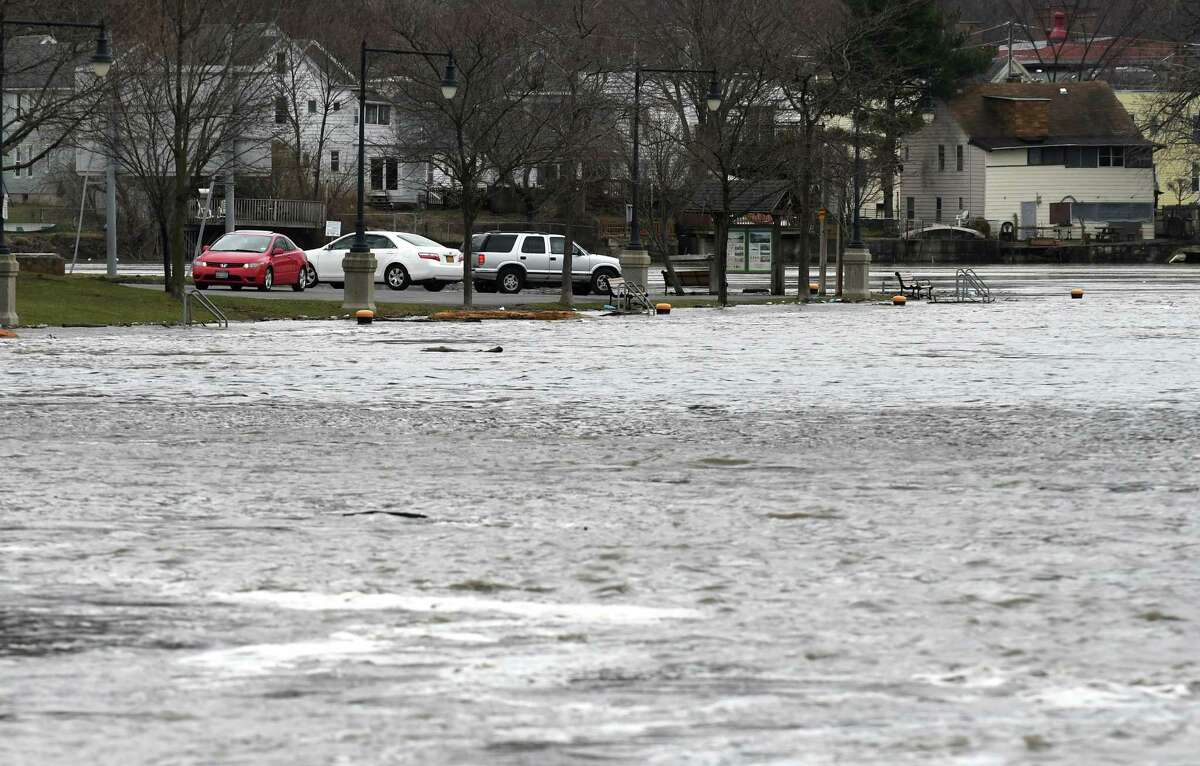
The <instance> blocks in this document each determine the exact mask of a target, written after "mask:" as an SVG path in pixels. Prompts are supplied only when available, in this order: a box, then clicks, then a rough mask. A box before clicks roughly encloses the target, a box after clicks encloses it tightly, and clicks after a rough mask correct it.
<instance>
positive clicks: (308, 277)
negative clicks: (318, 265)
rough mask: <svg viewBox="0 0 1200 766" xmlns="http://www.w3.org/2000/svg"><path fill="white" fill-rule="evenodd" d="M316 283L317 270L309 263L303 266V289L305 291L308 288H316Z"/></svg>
mask: <svg viewBox="0 0 1200 766" xmlns="http://www.w3.org/2000/svg"><path fill="white" fill-rule="evenodd" d="M317 282H318V280H317V270H316V269H315V268H313V265H312V264H311V263H306V264H304V287H305V289H307V288H309V287H316V286H317Z"/></svg>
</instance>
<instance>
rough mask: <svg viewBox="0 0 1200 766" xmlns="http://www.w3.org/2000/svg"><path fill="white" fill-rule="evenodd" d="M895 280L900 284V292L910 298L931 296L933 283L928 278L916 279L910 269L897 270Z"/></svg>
mask: <svg viewBox="0 0 1200 766" xmlns="http://www.w3.org/2000/svg"><path fill="white" fill-rule="evenodd" d="M896 282H897V284H899V285H900V292H902V293H904V294H905V295H907V296H909V297H910V298H920V297H922V296H924V297H926V298H932V297H933V283H932V282H930V281H929V280H928V279H917V278H916V277H914V276H913V275H912V272H910V271H897V272H896Z"/></svg>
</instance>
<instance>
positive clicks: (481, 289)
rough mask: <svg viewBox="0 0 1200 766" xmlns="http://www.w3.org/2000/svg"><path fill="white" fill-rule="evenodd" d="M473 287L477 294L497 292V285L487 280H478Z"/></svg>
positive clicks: (474, 281) (472, 284) (473, 282)
mask: <svg viewBox="0 0 1200 766" xmlns="http://www.w3.org/2000/svg"><path fill="white" fill-rule="evenodd" d="M471 286H472V287H474V288H475V292H477V293H494V292H496V283H495V282H489V281H487V280H485V279H476V280H473V281H472V282H471Z"/></svg>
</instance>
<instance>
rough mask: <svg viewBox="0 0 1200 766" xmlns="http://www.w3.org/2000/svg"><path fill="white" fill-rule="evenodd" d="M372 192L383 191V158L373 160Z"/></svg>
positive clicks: (373, 158)
mask: <svg viewBox="0 0 1200 766" xmlns="http://www.w3.org/2000/svg"><path fill="white" fill-rule="evenodd" d="M371 191H383V158H382V157H372V158H371Z"/></svg>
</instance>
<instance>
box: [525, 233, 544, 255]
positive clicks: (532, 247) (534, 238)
mask: <svg viewBox="0 0 1200 766" xmlns="http://www.w3.org/2000/svg"><path fill="white" fill-rule="evenodd" d="M521 252H522V253H544V252H546V238H545V237H543V236H541V235H537V234H535V235H531V236H528V237H526V238H525V241H524V242H522V243H521Z"/></svg>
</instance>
